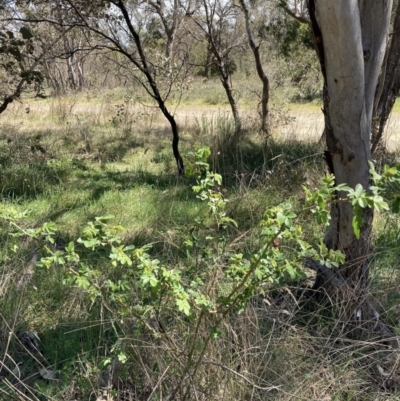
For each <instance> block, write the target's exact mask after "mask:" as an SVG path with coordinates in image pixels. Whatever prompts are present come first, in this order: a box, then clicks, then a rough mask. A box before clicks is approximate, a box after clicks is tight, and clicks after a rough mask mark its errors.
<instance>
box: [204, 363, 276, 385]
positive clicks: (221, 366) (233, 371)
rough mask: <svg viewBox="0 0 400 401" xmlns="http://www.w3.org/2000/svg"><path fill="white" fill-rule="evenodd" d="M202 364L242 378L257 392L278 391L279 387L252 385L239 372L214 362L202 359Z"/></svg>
mask: <svg viewBox="0 0 400 401" xmlns="http://www.w3.org/2000/svg"><path fill="white" fill-rule="evenodd" d="M201 362H202V363H204V364H210V365H216V366H219V367H220V368H222V369H225V370H228V371H229V372H231V373H233V374H234V375H236V376H239V377H240V378H242V379H243V380H244V381H246V382H247V383H249V384H251V385H252V386H253V387H254V388H256V389H257V390H262V391H272V390H279V389H280V387H281V386H271V387H260V386H257V384H255V383H253V382H252V381H251V380H250V379H248V378H247V377H246V376H243V375H242V374H240V373H239V372H236V370H233V369H231V368H229V367H228V366H225V365H222V364H221V363H219V362H214V361H209V360H207V359H203V360H202V361H201Z"/></svg>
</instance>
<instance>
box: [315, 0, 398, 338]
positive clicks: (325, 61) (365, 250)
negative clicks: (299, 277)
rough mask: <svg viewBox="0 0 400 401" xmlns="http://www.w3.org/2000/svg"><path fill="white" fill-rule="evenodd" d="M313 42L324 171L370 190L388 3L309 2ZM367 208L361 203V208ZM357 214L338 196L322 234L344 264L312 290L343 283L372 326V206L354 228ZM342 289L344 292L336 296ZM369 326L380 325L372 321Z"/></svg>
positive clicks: (353, 313)
mask: <svg viewBox="0 0 400 401" xmlns="http://www.w3.org/2000/svg"><path fill="white" fill-rule="evenodd" d="M308 7H309V14H310V19H311V24H312V29H313V32H314V37H315V45H316V49H317V52H318V56H319V59H320V64H321V70H322V73H323V76H324V109H323V111H324V116H325V132H326V146H327V151H326V152H325V154H326V158H327V161H328V166H329V169H330V170H331V173H332V174H334V176H335V181H336V184H337V185H339V184H346V185H347V186H349V187H350V188H352V189H353V190H356V188H357V190H358V189H360V188H361V187H360V185H361V186H362V188H363V189H364V190H366V191H369V190H370V188H371V179H370V172H369V162H370V161H371V146H370V143H371V141H370V139H371V126H372V116H373V107H374V98H375V93H376V88H377V83H378V78H379V74H380V71H381V66H382V63H383V60H384V55H385V49H386V44H387V39H388V33H389V26H390V15H391V11H392V0H374V1H370V0H335V1H326V0H309V1H308ZM364 206H365V205H364ZM354 218H355V216H354V213H353V210H352V205H351V203H350V201H349V200H348V199H347V198H346V196H345V193H343V192H342V191H338V193H337V201H336V202H334V203H333V204H332V207H331V221H330V225H329V228H328V231H327V233H326V236H325V244H326V246H327V247H328V248H329V249H333V250H340V251H341V252H342V253H343V254H344V256H345V262H344V263H343V264H342V265H340V266H339V267H338V268H336V269H335V270H334V272H333V273H332V272H327V269H325V270H324V269H323V268H322V267H321V268H317V270H318V272H319V276H318V280H317V282H318V283H317V286H318V285H324V286H325V287H327V286H328V287H329V285H333V284H334V283H340V284H341V285H342V288H340V285H339V288H336V289H337V290H339V294H340V296H341V297H344V296H346V297H347V298H348V303H347V304H346V308H347V312H348V316H349V317H350V319H351V320H352V321H362V322H367V321H371V319H373V321H374V322H377V321H378V320H379V319H377V316H379V315H376V312H375V311H374V310H373V308H371V306H370V305H369V303H368V302H367V289H368V283H369V257H370V255H371V252H372V250H371V229H372V221H373V209H372V208H368V207H365V208H363V209H361V210H360V212H359V215H358V216H357V218H359V219H360V220H361V222H362V224H361V229H360V231H359V232H358V235H357V233H355V231H354V230H353V223H354ZM341 289H346V290H343V291H340V290H341ZM374 327H375V328H376V327H380V328H381V329H382V330H383V331H385V330H384V328H383V326H382V325H378V324H375V325H374Z"/></svg>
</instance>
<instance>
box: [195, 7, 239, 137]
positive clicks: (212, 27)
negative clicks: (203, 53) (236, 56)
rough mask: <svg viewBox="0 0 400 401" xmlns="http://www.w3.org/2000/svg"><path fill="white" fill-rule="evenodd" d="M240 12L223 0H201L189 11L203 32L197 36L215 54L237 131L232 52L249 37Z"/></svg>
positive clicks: (237, 115)
mask: <svg viewBox="0 0 400 401" xmlns="http://www.w3.org/2000/svg"><path fill="white" fill-rule="evenodd" d="M239 14H240V11H239V9H238V8H237V7H235V5H234V4H233V3H232V2H231V1H223V0H201V2H200V7H199V8H198V9H196V12H194V13H192V14H190V16H191V18H192V19H193V21H194V23H195V24H196V25H197V27H198V28H199V30H200V32H201V33H202V34H201V35H199V36H197V38H196V39H197V40H198V41H203V42H204V43H205V44H206V46H207V49H209V50H210V51H211V53H212V54H213V56H214V60H213V61H214V63H215V65H216V67H217V71H218V76H219V79H220V81H221V83H222V86H223V87H224V89H225V93H226V96H227V98H228V101H229V104H230V107H231V111H232V116H233V118H234V120H235V130H236V133H238V132H239V131H240V127H241V121H240V115H239V109H238V107H237V103H236V100H235V97H234V91H233V86H232V80H231V75H232V74H233V72H234V70H235V68H236V67H235V63H234V60H233V53H234V51H235V50H237V49H242V48H243V47H244V44H245V37H246V36H245V32H244V30H243V29H242V27H241V23H240V17H239ZM192 34H193V33H192Z"/></svg>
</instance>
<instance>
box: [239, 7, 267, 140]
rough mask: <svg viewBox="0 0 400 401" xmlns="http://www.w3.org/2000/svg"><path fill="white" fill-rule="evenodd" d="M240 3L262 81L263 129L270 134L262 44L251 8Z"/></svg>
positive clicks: (258, 73)
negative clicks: (254, 29)
mask: <svg viewBox="0 0 400 401" xmlns="http://www.w3.org/2000/svg"><path fill="white" fill-rule="evenodd" d="M240 5H241V7H242V10H243V13H244V17H245V22H246V32H247V37H248V40H249V45H250V48H251V50H252V52H253V55H254V59H255V63H256V70H257V75H258V77H259V78H260V80H261V82H262V92H261V130H262V131H263V132H265V134H266V135H269V134H270V124H269V109H268V102H269V79H268V76H267V75H266V74H265V72H264V69H263V67H262V63H261V56H260V46H257V45H256V43H255V41H254V37H253V33H252V30H251V26H250V16H249V10H248V9H247V7H246V4H245V0H240Z"/></svg>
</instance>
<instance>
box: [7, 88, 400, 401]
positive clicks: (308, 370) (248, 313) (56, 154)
mask: <svg viewBox="0 0 400 401" xmlns="http://www.w3.org/2000/svg"><path fill="white" fill-rule="evenodd" d="M214 86H215V83H214V82H209V83H207V84H206V86H204V85H203V84H198V85H196V86H195V90H194V91H193V92H191V93H190V94H188V95H187V96H186V97H184V98H183V100H184V103H185V107H187V110H190V112H189V114H188V116H186V117H185V116H184V115H183V116H182V120H181V121H185V123H184V124H181V125H182V128H183V129H182V153H183V154H184V155H185V154H187V153H188V152H190V151H193V149H194V145H195V144H198V145H199V146H202V145H209V146H211V148H212V151H213V153H212V156H211V159H210V162H211V166H212V168H213V169H215V170H217V171H218V172H220V173H221V174H222V176H223V183H222V187H220V188H218V191H219V192H220V193H222V194H223V196H224V198H225V199H228V200H229V202H228V203H227V204H226V213H227V215H228V216H229V217H231V218H233V219H235V220H236V221H237V223H238V228H237V229H235V228H230V229H228V230H227V231H226V233H225V232H221V231H219V229H218V227H217V228H216V227H215V225H213V223H212V219H211V217H210V213H209V212H208V208H207V206H206V204H205V203H204V202H201V201H200V200H199V199H197V198H196V195H195V194H194V193H193V191H192V189H191V187H192V185H193V184H194V183H195V182H194V180H193V179H190V178H184V179H177V178H176V175H175V165H174V161H173V158H172V155H171V152H170V136H169V131H168V127H167V126H166V125H165V123H164V121H163V120H162V119H161V117H160V116H159V114H158V113H157V112H156V111H155V110H154V109H151V108H149V107H144V106H141V105H139V104H138V103H132V102H133V100H131V99H130V98H128V97H127V96H126V95H127V93H124V92H123V91H121V92H116V93H115V94H102V93H98V94H90V95H88V94H87V95H80V96H77V97H68V98H59V99H48V100H44V101H36V100H32V101H30V102H27V104H24V105H18V104H17V105H15V106H13V108H12V109H11V110H10V111H9V112H7V114H5V115H4V118H3V116H2V120H1V127H0V149H1V151H0V165H1V180H0V189H1V194H2V205H3V206H12V207H13V208H14V210H15V211H16V212H23V211H25V210H28V211H29V212H28V214H27V218H26V219H19V218H18V219H17V220H16V223H17V224H19V225H21V226H23V227H24V228H30V227H33V228H38V227H40V226H41V225H42V224H43V223H45V222H49V221H50V222H54V223H55V224H56V225H57V227H58V231H57V234H56V235H55V245H53V248H51V249H50V248H49V249H50V251H51V252H52V253H54V252H57V250H62V251H63V250H64V249H65V247H67V246H68V244H69V242H70V241H74V240H76V239H77V238H78V237H82V236H83V235H84V232H83V230H84V227H85V226H87V224H88V223H90V222H91V221H93V220H95V218H96V217H99V216H106V215H112V216H113V217H112V219H110V220H107V222H108V224H110V226H111V225H121V226H123V227H125V231H123V232H121V233H120V235H121V238H122V243H123V244H124V245H135V246H136V247H139V248H140V247H142V246H144V245H145V244H148V243H151V244H152V248H151V249H150V250H148V251H147V252H148V253H149V257H150V258H151V260H154V259H155V258H157V259H158V260H159V261H160V265H162V266H166V267H168V268H169V269H172V268H173V269H177V270H179V271H181V272H186V273H185V274H186V275H187V277H188V278H190V280H193V282H196V279H198V278H199V277H201V278H203V279H204V281H206V282H207V280H209V281H208V282H209V283H210V288H209V291H210V293H214V292H215V293H217V292H218V291H219V292H220V293H221V294H224V291H225V292H227V291H229V288H228V284H227V283H226V282H224V281H223V280H222V277H223V274H222V273H223V271H224V269H226V268H227V260H226V258H227V255H231V254H233V253H243V254H244V255H246V254H249V253H252V252H254V251H255V249H257V247H258V246H259V245H260V240H259V237H258V233H259V227H258V224H259V222H260V221H261V220H262V219H263V216H264V213H265V211H266V210H267V209H269V208H271V207H273V206H276V205H277V204H279V203H281V202H287V201H290V202H291V203H292V204H293V206H294V209H295V210H296V211H298V212H301V210H302V205H303V203H304V196H303V192H302V185H308V186H309V187H311V188H316V187H317V186H318V185H319V182H320V180H321V178H322V177H323V175H324V172H325V167H324V164H323V161H322V157H321V156H322V151H323V148H322V147H321V145H319V144H318V143H316V142H312V141H307V140H305V138H308V136H307V135H305V134H304V135H302V136H301V139H302V140H301V141H299V140H298V135H297V136H295V134H296V133H297V132H298V131H299V130H300V129H301V128H302V127H301V125H303V122H304V124H305V122H306V120H307V117H305V116H304V110H305V112H306V113H309V112H311V113H314V111H315V110H316V109H317V108H318V107H317V106H316V105H308V106H305V107H304V106H303V105H302V108H301V110H300V109H298V108H297V107H293V108H292V110H295V113H297V116H298V121H297V123H296V125H293V124H292V123H291V121H292V120H291V118H290V115H289V114H288V113H283V114H280V115H279V114H277V115H275V117H274V118H275V120H274V121H275V127H276V135H277V136H276V137H275V139H274V140H273V141H269V142H267V143H266V142H265V140H264V138H263V137H262V136H261V135H260V134H259V133H258V132H257V129H256V128H255V127H256V125H255V121H256V117H255V115H254V114H251V113H248V118H246V120H245V124H244V132H245V135H244V137H243V139H242V140H241V141H240V144H239V146H238V147H235V148H230V147H229V139H230V135H232V129H233V123H232V121H231V119H230V118H229V116H228V115H227V114H225V112H224V110H225V109H224V107H225V106H226V105H225V104H224V102H223V101H222V100H221V99H223V97H221V98H219V97H218V96H220V89H218V88H217V87H216V86H215V87H214ZM205 88H206V89H205ZM246 90H247V92H246V91H245V90H243V91H242V92H241V93H242V96H243V100H242V101H243V102H244V103H246V102H247V104H249V105H251V104H252V103H251V102H250V101H249V99H250V98H251V96H252V95H251V93H252V92H251V91H252V89H251V86H250V87H249V86H248V87H247V89H246ZM200 94H201V97H200ZM199 98H201V99H202V100H201V101H199V100H198V99H199ZM221 102H222V104H221ZM208 105H211V106H212V107H215V109H213V111H212V113H211V114H209V113H208V112H207V113H205V112H204V111H206V110H209V107H208ZM27 107H28V108H29V109H27ZM218 108H220V109H221V110H222V111H221V110H220V111H218ZM180 110H181V109H178V111H177V113H181V111H180ZM28 111H29V112H28ZM192 112H193V113H192ZM190 113H192V114H190ZM288 127H289V128H288ZM310 127H311V126H309V127H308V128H307V130H308V131H310V130H311V129H312V128H310ZM285 130H286V131H285ZM282 132H283V133H282ZM305 132H306V131H305ZM279 133H282V135H281V136H280V137H279V135H278V134H279ZM314 136H317V135H315V132H314ZM309 137H312V136H309ZM282 138H283V139H282ZM200 217H202V218H203V219H204V221H205V222H206V225H205V226H204V227H203V226H202V227H201V229H197V228H196V227H197V226H196V224H197V223H196V218H200ZM298 223H300V224H301V226H302V227H303V231H304V237H305V238H306V239H307V240H308V241H309V242H310V243H312V244H318V243H319V242H320V240H321V238H322V236H323V228H322V227H319V226H316V224H315V222H314V221H312V220H311V219H310V217H309V216H308V215H307V214H306V213H302V214H299V218H298ZM398 227H399V221H398V217H396V216H390V217H389V218H387V217H383V216H378V217H377V219H376V224H375V230H374V245H375V249H376V256H375V257H374V260H373V263H372V268H371V270H372V276H373V281H372V290H373V293H374V295H376V297H377V299H379V300H380V302H381V305H380V307H379V308H378V309H379V310H380V313H382V314H383V315H384V316H385V318H386V320H387V321H388V323H389V324H391V325H392V326H393V327H394V328H395V330H398V326H399V324H400V309H399V307H398V304H399V291H398V288H399V287H398V286H399V284H398V283H399V280H400V277H399V268H398V255H397V253H398V252H397V249H400V248H399V241H400V232H399V229H398ZM11 229H12V227H11V226H9V225H7V224H5V223H4V224H3V225H2V226H1V227H0V241H1V250H0V258H1V267H0V304H1V308H0V358H1V359H0V360H1V362H2V369H0V399H4V400H9V399H15V400H17V399H24V400H25V399H26V400H28V399H29V400H38V399H39V400H68V401H69V400H96V401H97V400H98V401H100V400H161V399H162V400H164V399H175V400H184V399H185V400H235V399H237V400H282V401H283V400H295V399H296V400H298V399H305V400H324V401H328V400H338V401H339V400H360V401H361V400H392V401H395V400H399V399H400V398H399V396H398V395H397V394H398V391H399V390H400V387H399V384H400V381H399V373H400V372H399V366H398V354H397V352H395V351H393V350H390V349H388V348H386V347H382V346H380V345H379V343H378V342H374V341H373V340H371V342H359V341H357V340H355V339H353V340H352V339H348V338H346V337H344V336H343V335H341V329H342V328H341V327H340V325H339V324H338V321H336V320H335V316H334V315H333V314H332V306H330V307H328V308H326V310H319V309H318V308H322V306H320V305H309V304H308V303H307V302H303V301H302V299H304V298H302V297H301V293H302V292H303V291H304V290H305V289H306V288H307V285H310V284H312V280H313V277H312V274H310V273H309V272H307V274H308V276H307V278H305V279H303V280H302V281H293V280H291V279H290V278H286V284H285V285H284V287H283V288H276V287H274V286H271V285H268V284H266V285H264V286H261V287H260V289H262V290H263V291H260V292H258V293H257V294H256V295H255V296H254V297H252V298H251V301H250V303H247V304H246V305H245V306H244V307H243V310H242V312H241V313H240V314H238V313H236V312H237V311H232V313H228V314H226V315H225V316H224V319H223V321H216V320H215V317H214V316H213V314H209V315H207V316H204V317H203V315H202V314H201V309H200V308H199V310H198V312H196V313H198V315H196V316H197V318H196V319H197V320H196V319H195V320H191V319H193V318H190V317H188V316H186V315H185V314H184V313H180V312H177V310H176V308H175V309H174V304H173V302H172V300H171V299H170V297H169V296H166V295H165V296H164V295H163V296H160V297H159V299H158V302H159V307H157V308H153V309H151V308H150V306H149V305H152V303H151V302H153V301H154V300H152V299H151V296H152V294H151V291H150V292H148V293H142V292H141V289H140V288H137V289H136V291H129V292H128V293H126V294H125V295H124V296H126V298H124V299H122V298H121V299H119V298H116V299H113V298H112V297H110V298H107V299H103V298H98V297H94V298H93V297H91V293H90V288H89V289H85V288H83V287H82V286H81V287H79V286H78V285H77V283H76V282H71V281H68V277H70V275H69V274H70V273H71V271H70V270H71V269H72V270H73V271H75V270H74V269H77V267H76V266H75V265H74V263H75V264H77V263H78V262H74V263H70V264H68V263H66V264H58V265H56V266H53V267H51V268H49V269H47V268H45V267H39V266H36V261H37V258H39V257H41V256H44V255H47V254H48V253H46V249H45V247H46V246H47V247H50V245H49V244H48V243H43V244H42V248H41V249H39V248H38V244H37V243H36V242H35V241H34V240H32V239H30V238H29V236H23V237H17V239H12V237H10V236H9V235H8V234H9V231H10V230H11ZM196 230H197V231H196ZM193 233H195V234H196V233H197V234H196V235H198V236H199V238H200V240H202V241H203V240H204V241H207V237H210V236H212V237H213V238H214V240H212V241H211V242H210V243H209V245H208V248H207V247H206V248H202V246H201V243H200V242H199V245H198V247H197V248H195V250H196V252H194V251H193V252H191V251H190V250H188V247H187V245H185V244H187V240H188V238H191V239H192V240H194V238H195V237H193ZM221 233H222V234H223V235H225V236H226V245H223V246H224V247H225V248H224V249H227V250H228V251H229V252H228V253H218V252H221V251H220V250H221V249H222V248H219V246H220V245H217V243H218V244H219V242H218V241H220V240H219V239H218V238H219V237H220V235H222V234H221ZM200 240H199V241H200ZM12 241H17V245H18V251H17V252H16V253H15V252H12V250H11V249H10V247H11V248H12V246H11V245H13V242H12ZM75 246H76V252H77V253H78V254H79V256H80V260H81V261H84V262H85V263H86V264H87V265H88V266H89V267H90V268H91V269H92V270H96V271H98V272H99V273H98V276H96V277H92V278H90V276H88V275H89V274H90V272H89V270H88V272H87V276H85V277H89V278H90V280H94V281H95V282H96V283H98V285H99V286H102V285H104V283H105V282H106V281H107V280H113V281H114V282H115V283H118V280H121V281H123V280H124V279H125V278H126V275H134V274H136V273H135V271H132V270H131V269H130V268H129V267H128V266H127V265H117V267H113V266H112V264H111V263H110V259H109V254H108V252H109V250H108V248H107V247H99V248H95V249H94V250H92V249H90V248H85V247H84V246H83V245H82V243H78V242H77V243H76V244H75ZM221 246H222V245H221ZM285 246H286V244H283V246H282V247H283V248H285ZM207 249H209V250H211V251H210V252H211V254H208V253H207V252H208V251H207ZM205 250H206V251H207V252H205ZM288 252H289V254H290V252H291V250H290V249H288ZM75 272H76V271H75ZM208 272H212V274H211V273H208ZM80 277H81V278H82V277H84V274H83V273H82V276H80ZM129 277H132V276H129ZM182 280H183V281H182V283H185V285H186V284H187V283H186V281H185V280H186V278H184V279H182ZM187 280H188V281H189V279H187ZM196 285H197V286H201V284H199V283H197V284H193V287H191V288H192V289H196V288H197V287H196ZM101 288H103V290H104V288H105V287H101ZM107 294H109V293H107ZM113 294H114V296H116V295H115V294H117V295H118V294H120V293H119V292H115V293H113ZM118 296H119V295H118ZM139 306H140V308H142V309H141V311H143V310H145V309H146V308H147V307H149V309H148V311H149V312H148V313H147V314H146V312H143V313H144V315H145V316H146V319H144V320H141V321H139V320H138V319H137V318H136V317H135V316H136V315H135V314H136V313H138V312H137V308H138V307H139ZM135 308H136V309H135ZM215 316H216V315H215ZM197 323H198V324H197ZM19 329H22V330H24V331H29V332H30V331H36V332H37V333H38V334H39V337H40V339H41V342H42V344H41V348H42V350H41V351H42V355H40V354H38V353H37V352H35V350H32V349H29V347H27V346H26V344H25V345H24V344H22V343H21V341H20V340H18V336H17V332H18V330H19ZM213 330H214V331H213ZM210 333H211V334H210ZM203 351H204V352H203ZM190 356H191V358H190ZM196 358H197V359H196ZM193 361H197V362H198V364H195V363H194V362H193ZM42 369H47V371H48V372H51V375H50V376H49V375H47V376H46V374H45V373H46V372H45V373H43V370H42ZM179 381H182V383H183V385H182V387H181V388H180V390H179V391H178V392H177V393H176V394H174V395H173V398H168V397H169V396H170V395H171V390H172V389H173V388H175V387H176V385H177V384H178V382H179Z"/></svg>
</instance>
